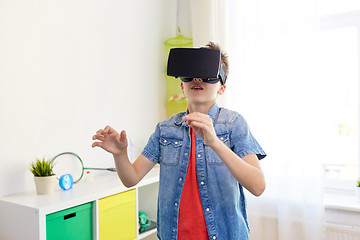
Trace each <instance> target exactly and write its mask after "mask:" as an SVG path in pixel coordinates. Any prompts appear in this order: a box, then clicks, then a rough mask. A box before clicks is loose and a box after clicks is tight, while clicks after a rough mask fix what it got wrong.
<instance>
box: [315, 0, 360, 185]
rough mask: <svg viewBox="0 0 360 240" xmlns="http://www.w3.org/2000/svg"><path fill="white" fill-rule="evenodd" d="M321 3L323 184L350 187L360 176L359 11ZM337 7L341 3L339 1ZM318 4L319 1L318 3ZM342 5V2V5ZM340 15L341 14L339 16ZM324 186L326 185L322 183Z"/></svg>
mask: <svg viewBox="0 0 360 240" xmlns="http://www.w3.org/2000/svg"><path fill="white" fill-rule="evenodd" d="M345 2H346V4H344V5H343V6H342V7H340V6H339V5H338V4H337V1H325V0H324V1H323V2H322V3H323V7H319V12H323V13H336V14H332V15H326V16H322V17H321V19H320V28H321V31H320V32H319V48H318V50H319V65H320V66H319V67H320V68H319V70H320V71H319V74H320V76H319V77H320V78H321V81H322V82H323V83H324V84H323V86H324V89H323V91H322V92H320V93H319V97H321V98H323V103H324V104H323V109H321V111H322V113H323V114H322V116H323V117H324V121H323V122H324V124H325V126H324V129H326V130H325V135H326V140H325V141H326V142H325V145H324V146H326V149H325V152H324V154H323V168H324V177H325V179H326V180H347V181H348V183H349V184H351V186H349V187H353V186H354V184H355V183H354V181H355V180H356V179H357V178H358V176H359V170H358V169H359V160H360V159H359V146H360V145H359V111H360V107H359V71H360V68H359V59H360V50H359V46H360V41H359V29H360V21H359V19H360V11H358V12H356V11H352V12H351V13H344V11H350V10H360V4H359V3H358V1H345ZM338 3H340V1H338ZM320 4H321V1H320ZM341 4H343V1H341ZM338 12H341V13H338ZM325 184H326V182H325Z"/></svg>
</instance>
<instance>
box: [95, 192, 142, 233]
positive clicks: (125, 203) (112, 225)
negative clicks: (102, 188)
mask: <svg viewBox="0 0 360 240" xmlns="http://www.w3.org/2000/svg"><path fill="white" fill-rule="evenodd" d="M136 224H137V213H136V190H135V189H133V190H130V191H127V192H123V193H119V194H116V195H112V196H110V197H106V198H102V199H100V200H99V238H100V240H111V239H114V240H128V239H129V240H130V239H135V238H136Z"/></svg>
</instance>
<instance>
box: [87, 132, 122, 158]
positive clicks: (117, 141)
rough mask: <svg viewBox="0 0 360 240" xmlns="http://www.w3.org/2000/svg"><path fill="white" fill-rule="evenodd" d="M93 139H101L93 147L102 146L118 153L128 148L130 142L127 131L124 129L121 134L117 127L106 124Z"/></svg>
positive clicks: (113, 152) (115, 153)
mask: <svg viewBox="0 0 360 240" xmlns="http://www.w3.org/2000/svg"><path fill="white" fill-rule="evenodd" d="M93 140H99V141H97V142H94V143H93V144H92V147H101V148H102V149H104V150H106V151H108V152H110V153H112V154H114V155H117V154H120V153H121V152H123V151H124V150H126V149H127V146H128V142H127V138H126V132H125V131H124V130H123V131H121V133H120V134H119V133H118V132H117V131H115V129H113V128H111V127H110V126H106V127H105V128H104V129H100V130H99V131H97V132H96V134H95V135H94V136H93Z"/></svg>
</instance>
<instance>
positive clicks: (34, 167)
mask: <svg viewBox="0 0 360 240" xmlns="http://www.w3.org/2000/svg"><path fill="white" fill-rule="evenodd" d="M53 167H54V165H53V164H52V163H51V159H50V160H45V157H43V159H42V160H40V159H39V158H36V161H34V162H32V163H31V166H30V171H31V172H32V174H34V176H35V177H47V176H51V175H54V173H53Z"/></svg>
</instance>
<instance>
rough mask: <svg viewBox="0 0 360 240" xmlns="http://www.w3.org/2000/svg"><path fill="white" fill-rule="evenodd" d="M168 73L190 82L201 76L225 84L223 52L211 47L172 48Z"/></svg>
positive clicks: (210, 81)
mask: <svg viewBox="0 0 360 240" xmlns="http://www.w3.org/2000/svg"><path fill="white" fill-rule="evenodd" d="M167 75H168V76H173V77H175V78H178V77H179V78H180V79H181V81H183V82H190V81H192V80H193V79H194V78H201V79H202V80H203V82H206V83H217V82H218V81H219V80H220V81H221V83H222V84H223V85H225V82H226V78H227V76H226V74H225V71H224V69H223V68H222V62H221V52H220V50H216V49H209V48H172V49H170V52H169V57H168V65H167Z"/></svg>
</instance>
